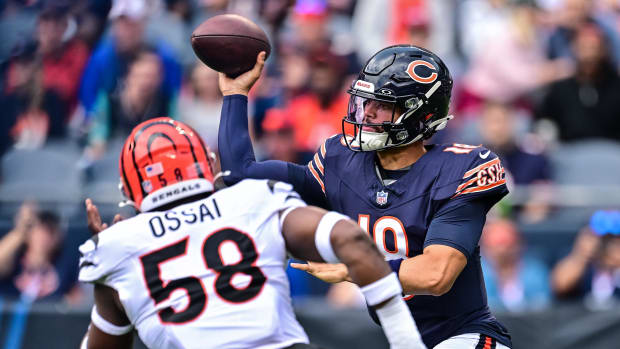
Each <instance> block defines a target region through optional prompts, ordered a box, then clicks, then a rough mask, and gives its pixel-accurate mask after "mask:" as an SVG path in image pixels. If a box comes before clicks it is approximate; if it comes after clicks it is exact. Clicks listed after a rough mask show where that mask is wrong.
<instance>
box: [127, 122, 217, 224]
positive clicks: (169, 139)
mask: <svg viewBox="0 0 620 349" xmlns="http://www.w3.org/2000/svg"><path fill="white" fill-rule="evenodd" d="M210 155H211V152H210V151H209V148H208V147H207V146H206V145H205V144H204V142H203V140H202V139H201V138H200V136H199V135H198V133H196V131H194V129H192V128H191V127H189V126H188V125H186V124H184V123H182V122H180V121H176V120H173V119H171V118H167V117H162V118H155V119H150V120H147V121H145V122H143V123H141V124H139V125H138V126H136V127H135V128H134V129H133V131H132V132H131V134H130V135H129V137H128V138H127V140H126V141H125V145H124V146H123V149H122V150H121V156H120V160H119V168H120V175H121V184H122V188H121V190H122V192H123V195H125V197H126V198H128V199H129V200H131V201H133V203H134V204H135V206H136V208H138V209H139V210H140V211H142V212H146V211H151V210H153V209H155V208H157V207H160V206H163V205H166V204H168V203H171V202H173V201H176V200H179V199H183V198H186V197H189V196H192V195H196V194H199V193H205V192H212V191H213V190H214V186H213V181H214V180H213V168H212V164H211V158H210Z"/></svg>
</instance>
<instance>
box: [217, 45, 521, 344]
mask: <svg viewBox="0 0 620 349" xmlns="http://www.w3.org/2000/svg"><path fill="white" fill-rule="evenodd" d="M263 65H264V54H263V53H261V54H259V56H258V57H257V64H256V66H255V67H254V69H252V70H251V71H249V72H247V73H245V74H243V75H241V76H239V77H237V78H236V79H234V80H233V79H230V78H228V77H226V76H225V75H224V74H220V89H221V91H222V93H223V94H224V96H225V97H224V103H223V106H222V120H221V122H220V130H219V137H218V142H219V151H220V154H221V159H220V160H221V163H222V169H224V170H229V171H231V175H230V176H227V177H226V178H225V181H227V183H229V184H231V183H234V182H236V181H238V180H241V179H242V178H271V179H276V180H280V181H285V182H288V183H291V184H292V185H293V188H294V189H295V190H296V191H297V192H298V193H300V195H301V197H302V198H303V199H304V200H305V201H306V202H308V203H313V204H315V205H318V206H321V207H324V208H328V209H333V210H335V211H338V212H341V213H343V214H346V215H347V216H349V217H350V218H352V219H354V220H356V221H358V223H359V225H360V226H361V227H362V228H363V229H364V230H366V231H367V232H368V233H369V234H370V236H371V237H372V239H374V241H375V243H376V244H377V246H378V247H379V249H380V250H381V251H382V252H383V254H384V255H385V257H386V259H387V260H389V263H390V266H391V267H392V269H393V270H394V271H395V272H397V273H398V275H399V278H400V281H401V283H402V286H403V289H404V291H405V294H406V295H408V296H407V297H406V298H405V299H406V301H407V304H408V305H409V307H410V309H411V311H412V313H413V315H414V318H415V320H416V323H417V325H418V327H419V329H420V332H421V334H422V338H423V340H424V342H425V344H426V345H427V346H428V347H429V348H433V347H435V348H474V347H478V346H479V347H480V348H482V347H493V348H495V347H497V348H503V347H504V346H511V341H510V336H509V334H508V333H507V330H506V329H505V328H504V327H503V326H502V325H501V324H500V323H499V322H498V321H497V320H496V319H495V317H493V316H492V315H491V313H490V311H489V308H488V307H487V302H486V291H485V289H484V282H483V278H482V272H481V268H480V253H479V246H478V242H479V239H480V234H481V232H482V227H483V225H484V222H485V219H486V214H487V212H488V211H489V209H490V208H491V207H492V206H493V205H494V204H495V203H496V202H497V201H498V200H500V199H501V198H502V197H503V196H504V195H506V193H507V192H508V190H507V188H506V184H505V183H506V180H505V178H504V171H503V168H502V166H501V164H500V161H499V159H498V158H497V156H496V155H495V154H493V153H492V152H491V151H489V150H487V149H485V148H484V147H482V146H470V145H463V144H445V145H439V144H429V145H424V143H423V141H424V140H425V139H428V138H429V137H431V136H432V135H433V134H434V133H435V132H436V131H438V130H441V129H442V128H444V127H445V126H446V123H447V122H448V120H450V119H451V118H452V116H450V115H448V109H449V103H450V94H451V89H452V78H451V76H450V72H449V71H448V68H447V67H446V65H445V64H444V63H443V62H442V60H441V59H440V58H439V57H437V56H436V55H435V54H433V53H432V52H430V51H428V50H425V49H422V48H419V47H415V46H410V45H397V46H390V47H387V48H385V49H383V50H381V51H379V52H378V53H376V54H375V55H374V56H373V57H371V58H370V59H369V60H368V62H366V64H365V65H364V68H363V69H362V71H361V72H360V74H359V76H358V78H357V80H355V81H354V82H353V83H352V85H351V88H350V90H349V91H348V92H349V94H350V95H351V97H350V102H349V110H348V113H347V115H346V116H345V117H344V119H343V134H342V135H336V136H334V137H331V138H329V139H327V140H326V141H325V143H324V144H323V145H322V146H321V147H320V149H319V150H318V151H317V153H316V155H315V156H314V158H313V160H312V161H310V163H308V165H307V166H299V165H295V164H291V163H285V162H278V161H265V162H256V161H255V158H254V154H253V152H252V145H251V143H250V138H249V136H248V130H247V124H248V120H247V94H248V91H249V90H250V89H251V87H252V86H253V84H254V82H255V81H256V80H257V79H258V77H259V76H260V73H261V70H262V67H263ZM240 160H241V161H240ZM299 268H302V269H303V270H307V271H309V272H311V273H313V274H314V275H315V276H317V277H320V278H322V279H324V280H326V281H331V282H335V281H340V280H344V279H345V278H346V275H347V271H346V268H345V267H344V266H334V265H328V266H326V265H322V264H308V265H305V264H304V265H303V266H299ZM349 272H350V271H349Z"/></svg>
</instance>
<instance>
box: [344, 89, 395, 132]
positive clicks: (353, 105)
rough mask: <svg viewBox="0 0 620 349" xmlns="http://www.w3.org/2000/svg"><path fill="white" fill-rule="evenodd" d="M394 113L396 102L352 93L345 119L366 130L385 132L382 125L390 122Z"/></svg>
mask: <svg viewBox="0 0 620 349" xmlns="http://www.w3.org/2000/svg"><path fill="white" fill-rule="evenodd" d="M395 115H396V103H394V102H387V101H380V100H376V99H371V98H366V97H362V96H355V95H352V96H351V98H350V99H349V109H348V113H347V117H346V120H347V122H349V123H352V124H356V125H358V126H361V127H363V128H364V131H368V132H387V130H385V129H384V126H385V125H387V124H392V123H393V122H394V117H395Z"/></svg>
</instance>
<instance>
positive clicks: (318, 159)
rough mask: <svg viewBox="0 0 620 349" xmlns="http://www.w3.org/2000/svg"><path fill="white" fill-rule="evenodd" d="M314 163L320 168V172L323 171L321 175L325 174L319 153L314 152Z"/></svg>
mask: <svg viewBox="0 0 620 349" xmlns="http://www.w3.org/2000/svg"><path fill="white" fill-rule="evenodd" d="M314 163H315V164H316V167H317V168H318V169H319V172H321V175H324V174H325V173H324V168H323V164H322V163H321V159H320V158H319V153H316V154H314Z"/></svg>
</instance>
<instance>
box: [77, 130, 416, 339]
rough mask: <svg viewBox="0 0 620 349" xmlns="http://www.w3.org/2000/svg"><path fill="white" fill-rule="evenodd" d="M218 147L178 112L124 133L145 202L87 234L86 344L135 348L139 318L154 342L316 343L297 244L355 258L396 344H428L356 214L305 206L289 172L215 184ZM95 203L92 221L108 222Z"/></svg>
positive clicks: (127, 178)
mask: <svg viewBox="0 0 620 349" xmlns="http://www.w3.org/2000/svg"><path fill="white" fill-rule="evenodd" d="M210 154H211V153H210V152H209V150H208V148H207V147H205V145H204V143H203V141H202V140H201V139H200V137H199V136H198V135H197V134H196V133H195V131H194V130H192V129H191V128H190V127H188V126H187V125H185V124H183V123H181V122H178V121H174V120H172V119H170V118H157V119H152V120H149V121H146V122H144V123H142V124H140V125H138V126H136V128H135V129H134V130H133V132H132V133H131V135H130V136H129V138H128V139H127V141H126V142H125V145H124V147H123V150H122V152H121V156H120V172H121V184H122V191H123V193H124V194H125V195H126V197H127V198H128V200H129V202H130V203H132V204H133V205H135V207H136V208H137V209H139V210H140V211H141V212H142V213H140V214H138V215H137V216H135V217H133V218H131V219H128V220H124V221H120V222H118V223H116V224H114V225H113V226H111V227H110V228H107V229H105V230H103V231H101V232H100V233H98V234H96V235H95V236H93V237H92V238H91V239H89V240H88V241H86V243H84V244H83V245H82V246H80V253H81V254H82V257H81V259H80V274H79V279H80V281H82V282H90V283H94V284H95V288H94V290H95V291H94V292H95V306H94V307H93V310H92V314H91V321H92V322H91V326H90V327H89V330H88V333H87V336H86V338H85V339H84V341H83V347H86V348H130V347H131V341H132V338H133V333H132V329H133V328H135V329H136V330H137V331H138V334H139V335H140V338H141V339H142V341H143V342H144V343H145V344H146V345H147V346H148V347H149V348H166V349H170V348H218V349H221V348H314V347H313V346H310V345H309V344H307V343H308V338H307V336H306V334H305V332H304V330H303V329H302V328H301V326H300V325H299V323H298V322H297V320H296V318H295V315H294V313H293V308H292V305H291V299H290V294H289V283H288V280H287V278H286V273H285V267H286V260H287V250H288V251H289V252H290V253H291V254H292V255H293V256H296V257H298V258H304V259H308V260H314V261H326V262H331V263H337V262H338V261H341V262H342V263H344V264H346V265H347V267H348V272H349V274H350V277H351V278H352V279H353V281H355V282H356V283H358V284H359V285H360V286H361V287H362V292H363V293H364V295H365V297H366V300H367V301H368V303H369V304H371V305H373V306H375V309H376V311H377V314H378V316H379V318H380V319H381V323H382V324H383V326H384V329H385V334H386V336H387V338H388V341H389V342H390V343H391V345H392V348H424V344H423V343H422V341H421V338H420V335H419V333H418V332H417V329H416V326H415V323H414V322H413V319H412V317H411V314H410V313H409V310H408V309H407V306H406V305H405V303H404V302H403V300H402V298H401V297H400V294H401V292H402V288H401V286H400V283H399V282H398V277H397V276H396V275H395V274H394V273H392V272H391V270H390V267H389V266H388V264H387V263H386V262H385V261H384V260H383V258H382V255H381V253H380V252H379V251H378V250H377V248H376V247H375V246H374V244H373V243H372V242H371V241H370V240H369V239H368V237H367V235H366V234H365V233H364V232H363V231H362V230H361V229H360V228H359V227H358V226H357V225H356V224H355V222H352V221H351V220H349V219H348V218H346V217H345V216H343V215H341V214H339V213H335V212H326V211H325V210H323V209H320V208H316V207H308V206H306V204H305V203H304V202H303V201H302V200H301V199H300V198H299V195H298V194H297V193H295V192H294V191H293V190H292V187H291V185H289V184H286V183H282V182H276V181H267V180H245V181H242V182H240V183H238V184H236V185H234V186H232V187H230V188H226V189H222V190H219V191H217V192H215V188H214V183H215V178H214V176H213V170H212V160H211V157H210V156H211V155H210ZM216 177H217V176H216ZM86 204H87V212H88V216H89V227H90V228H91V230H94V231H95V232H98V231H99V230H101V229H102V228H105V226H102V224H101V222H100V218H99V217H98V212H97V210H96V207H94V205H92V202H90V200H87V203H86Z"/></svg>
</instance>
